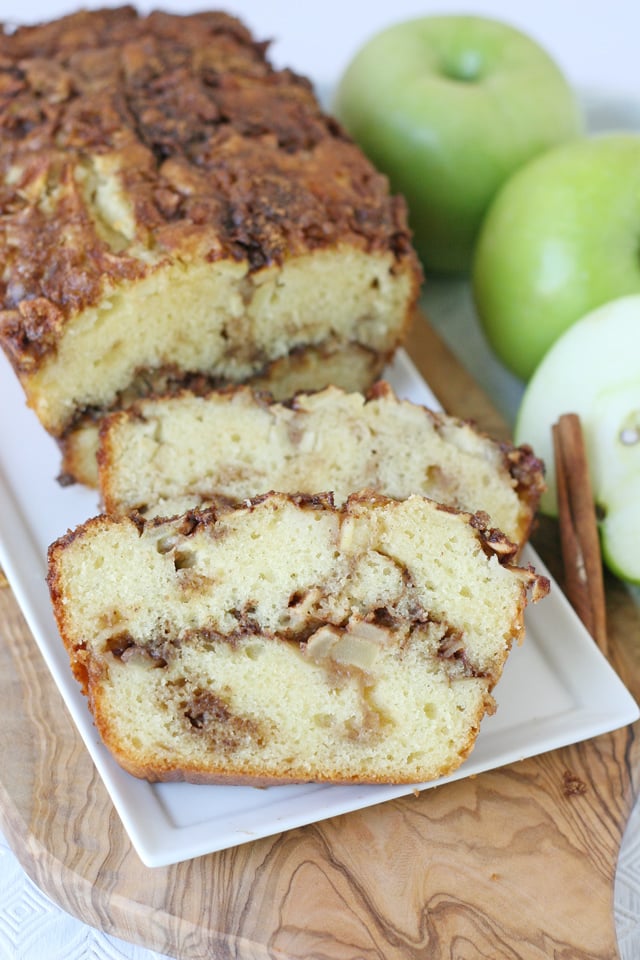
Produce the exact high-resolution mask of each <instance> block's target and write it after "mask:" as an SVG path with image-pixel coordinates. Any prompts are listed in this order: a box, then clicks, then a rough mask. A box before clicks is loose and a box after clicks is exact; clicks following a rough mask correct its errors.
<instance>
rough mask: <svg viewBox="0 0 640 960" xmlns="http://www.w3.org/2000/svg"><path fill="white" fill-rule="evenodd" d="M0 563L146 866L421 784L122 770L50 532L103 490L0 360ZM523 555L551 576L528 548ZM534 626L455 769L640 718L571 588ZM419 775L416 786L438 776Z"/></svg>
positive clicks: (417, 391)
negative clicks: (71, 634) (73, 468)
mask: <svg viewBox="0 0 640 960" xmlns="http://www.w3.org/2000/svg"><path fill="white" fill-rule="evenodd" d="M386 376H387V378H388V379H389V380H390V382H391V384H392V385H393V386H394V388H395V389H396V391H397V393H398V394H399V395H400V396H402V397H406V398H407V399H410V400H413V401H414V402H417V403H423V404H425V405H427V406H433V407H437V406H439V404H438V402H437V400H436V398H435V397H434V396H433V394H432V393H431V391H430V390H429V388H428V386H427V385H426V384H425V382H424V380H423V379H422V377H421V376H420V375H419V373H418V372H417V370H416V369H415V367H414V366H413V364H412V363H411V361H410V360H409V358H408V357H407V356H406V354H404V353H403V352H401V353H400V354H399V355H398V357H397V359H396V361H395V362H394V364H393V366H392V367H390V368H389V369H388V370H387V371H386ZM0 410H2V418H1V420H0V565H1V566H2V568H3V569H4V571H5V574H6V576H7V578H8V580H9V582H10V584H11V586H12V588H13V591H14V594H15V596H16V598H17V600H18V603H19V604H20V607H21V608H22V611H23V613H24V615H25V618H26V620H27V622H28V624H29V626H30V628H31V630H32V632H33V635H34V637H35V640H36V642H37V644H38V646H39V648H40V650H41V652H42V655H43V657H44V659H45V660H46V662H47V665H48V667H49V669H50V671H51V673H52V675H53V678H54V680H55V682H56V684H57V685H58V687H59V689H60V691H61V693H62V696H63V697H64V699H65V702H66V704H67V706H68V708H69V710H70V712H71V715H72V717H73V719H74V721H75V723H76V725H77V727H78V730H79V731H80V734H81V736H82V738H83V740H84V742H85V744H86V746H87V749H88V750H89V752H90V754H91V756H92V758H93V761H94V763H95V764H96V767H97V769H98V771H99V773H100V775H101V776H102V779H103V780H104V783H105V786H106V788H107V790H108V791H109V794H110V795H111V798H112V800H113V803H114V805H115V807H116V809H117V811H118V814H119V815H120V818H121V819H122V822H123V824H124V827H125V829H126V831H127V833H128V835H129V837H130V839H131V842H132V843H133V845H134V847H135V849H136V850H137V852H138V855H139V856H140V858H141V860H142V861H143V863H145V864H146V865H147V866H149V867H155V866H164V865H167V864H170V863H177V862H179V861H181V860H188V859H190V858H192V857H197V856H201V855H202V854H206V853H211V852H213V851H215V850H222V849H224V848H226V847H232V846H235V845H237V844H241V843H245V842H247V841H249V840H254V839H257V838H258V837H264V836H269V835H271V834H274V833H279V832H281V831H283V830H288V829H291V828H293V827H298V826H303V825H304V824H307V823H313V822H315V821H318V820H322V819H325V818H326V817H332V816H335V815H337V814H342V813H348V812H349V811H352V810H357V809H360V808H363V807H366V806H370V805H372V804H376V803H381V802H382V801H385V800H390V799H392V798H394V797H400V796H403V795H406V794H409V793H411V792H412V791H413V789H414V788H413V787H412V786H366V787H357V786H349V787H343V786H331V785H315V784H308V785H302V786H282V787H270V788H269V789H268V790H256V789H253V788H251V787H231V786H229V787H225V786H215V787H214V786H211V787H210V786H194V785H192V784H187V783H178V784H149V783H146V782H144V781H141V780H136V779H135V778H134V777H132V776H130V775H129V774H127V773H125V772H124V771H123V770H121V769H120V767H118V766H117V764H116V763H115V762H114V761H113V759H112V758H111V756H110V755H109V754H108V752H107V751H106V749H105V748H104V746H103V745H102V743H101V742H100V741H99V739H98V736H97V733H96V730H95V727H94V725H93V722H92V718H91V715H90V713H89V711H88V708H87V704H86V701H85V699H84V697H83V696H82V695H81V693H80V690H79V687H78V685H77V683H76V681H75V680H74V679H73V676H72V674H71V671H70V669H69V662H68V658H67V654H66V652H65V650H64V648H63V646H62V642H61V641H60V638H59V636H58V632H57V628H56V625H55V622H54V619H53V614H52V612H51V607H50V603H49V594H48V590H47V586H46V582H45V577H46V551H47V547H48V545H49V543H51V542H52V541H53V540H55V539H56V538H57V537H58V536H60V535H61V534H63V533H64V532H65V531H66V530H67V529H68V528H70V527H74V526H76V525H77V524H78V523H81V522H83V521H84V520H86V519H87V518H88V517H90V516H92V515H93V514H95V513H97V512H98V499H97V495H96V493H95V492H91V491H88V490H86V489H83V488H81V487H79V486H76V487H66V488H63V487H61V486H60V485H59V484H58V483H57V482H56V479H55V478H56V475H57V473H58V471H59V454H58V450H57V447H56V445H55V443H54V442H53V440H52V439H51V438H50V437H49V436H48V435H47V434H45V433H44V431H43V429H42V427H41V426H40V425H39V423H38V422H37V420H36V418H35V416H34V415H33V414H32V413H31V412H30V411H29V410H28V409H27V408H26V406H25V403H24V397H23V394H22V390H21V388H20V386H19V384H18V382H17V380H16V378H15V377H14V375H13V372H12V370H11V369H10V367H9V365H8V363H7V361H6V360H5V359H4V357H0ZM524 562H531V563H533V564H534V565H535V567H536V569H537V570H538V571H539V572H541V573H546V572H547V571H545V569H544V566H543V564H542V562H541V561H540V559H539V558H538V557H537V555H535V553H534V552H533V551H532V550H531V549H528V550H527V554H526V556H525V557H524ZM526 622H527V637H526V640H525V642H524V644H523V645H522V646H521V647H517V648H515V649H514V650H513V652H512V653H511V655H510V657H509V660H508V663H507V667H506V670H505V672H504V675H503V677H502V679H501V680H500V683H499V684H498V687H497V689H496V691H495V694H496V699H497V701H498V711H497V713H496V715H495V716H492V717H486V718H485V720H484V722H483V726H482V730H481V732H480V735H479V737H478V739H477V742H476V746H475V749H474V751H473V753H472V754H471V756H470V757H469V758H468V759H467V760H466V762H465V763H464V764H463V765H462V767H461V768H460V769H459V770H458V771H456V773H455V774H453V776H451V777H449V778H445V779H448V780H456V779H459V778H461V777H466V776H470V775H471V774H477V773H481V772H482V771H485V770H490V769H493V768H495V767H500V766H503V765H504V764H507V763H511V762H513V761H516V760H521V759H524V758H526V757H530V756H534V755H535V754H538V753H543V752H545V751H547V750H552V749H555V748H557V747H562V746H567V745H568V744H571V743H576V742H577V741H579V740H586V739H588V738H589V737H593V736H596V735H598V734H602V733H606V732H608V731H611V730H615V729H617V728H618V727H622V726H625V725H626V724H628V723H632V722H633V721H634V720H636V719H637V718H638V716H639V715H640V713H639V710H638V707H637V705H636V703H635V701H634V700H633V699H632V697H631V695H630V694H629V692H628V691H627V690H626V688H625V687H624V686H623V684H622V683H621V681H620V679H619V678H618V676H617V675H616V674H615V673H614V671H613V670H612V668H611V667H610V665H609V664H608V662H607V661H606V659H605V658H604V657H603V656H602V655H601V654H600V652H599V651H598V649H597V647H596V645H595V643H594V642H593V640H592V639H591V637H590V636H589V634H588V633H587V632H586V630H585V629H584V627H583V626H582V624H581V623H580V621H579V620H578V618H577V617H576V615H575V614H574V612H573V610H572V608H571V607H570V606H569V604H568V602H567V601H566V599H565V597H564V596H563V594H562V592H561V591H560V589H559V587H558V586H557V585H556V584H552V590H551V594H550V595H549V597H547V598H546V599H545V600H544V601H542V602H541V603H539V604H537V605H536V606H534V607H530V608H528V610H527V615H526ZM443 782H445V781H444V780H438V781H435V782H434V783H431V784H420V785H419V788H420V789H426V788H427V787H430V786H435V785H436V783H438V784H440V783H443Z"/></svg>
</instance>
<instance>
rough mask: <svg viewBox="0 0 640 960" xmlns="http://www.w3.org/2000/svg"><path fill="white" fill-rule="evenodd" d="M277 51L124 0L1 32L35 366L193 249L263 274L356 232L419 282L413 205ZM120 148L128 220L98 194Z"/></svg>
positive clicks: (4, 317) (7, 332)
mask: <svg viewBox="0 0 640 960" xmlns="http://www.w3.org/2000/svg"><path fill="white" fill-rule="evenodd" d="M265 53H266V44H264V43H256V42H254V41H253V40H252V39H251V36H250V34H249V33H248V31H247V30H246V29H245V28H244V27H243V26H242V25H241V24H240V23H239V22H238V21H237V20H235V19H233V18H231V17H229V16H226V15H225V14H221V13H201V14H195V15H193V16H188V17H176V16H172V15H169V14H165V13H160V12H156V13H153V14H151V15H149V16H148V17H142V16H138V15H137V14H136V12H135V11H134V10H133V8H131V7H123V8H120V9H117V10H101V11H93V12H86V11H85V12H80V13H77V14H74V15H71V16H68V17H65V18H62V19H61V20H58V21H54V22H52V23H49V24H44V25H41V26H36V27H28V28H20V29H19V30H17V31H16V32H14V33H13V34H11V35H0V211H1V213H2V217H3V223H4V225H5V229H4V231H3V233H2V235H1V236H0V255H1V257H2V261H3V268H4V269H3V277H2V283H1V284H0V304H1V306H2V310H1V311H0V340H1V341H2V343H3V345H4V347H5V349H6V351H7V353H8V354H9V356H10V358H11V360H12V362H13V363H14V365H15V366H16V369H17V370H19V371H20V372H25V373H28V372H32V371H33V370H34V369H37V368H38V366H39V365H40V364H41V363H42V361H43V359H44V358H46V357H47V356H48V355H49V354H50V353H51V352H52V351H55V348H56V343H57V342H58V340H59V339H60V336H61V331H62V330H63V328H64V326H65V324H66V323H67V322H68V321H69V319H70V318H71V317H72V316H74V315H75V314H77V313H78V312H79V311H81V310H82V309H84V308H86V307H87V306H89V305H92V304H95V303H97V302H98V301H99V300H100V299H101V297H102V296H103V295H104V293H105V291H106V290H107V289H108V287H109V286H110V285H116V284H118V283H119V282H122V281H129V280H135V279H140V278H142V277H144V276H145V275H146V274H147V273H149V272H151V271H153V270H155V269H158V268H159V267H160V266H161V265H162V263H163V261H166V260H167V259H171V258H175V257H183V258H186V259H189V258H190V257H192V256H194V255H196V254H197V255H198V256H199V257H204V258H205V259H208V260H210V261H216V260H220V259H223V258H224V259H232V260H240V261H244V262H247V263H248V264H249V269H250V270H253V271H255V270H259V269H261V268H262V267H264V266H265V265H268V264H272V263H281V262H282V261H283V260H284V259H286V258H288V257H291V256H295V255H297V254H300V253H304V252H309V251H313V250H316V249H321V248H327V247H331V246H333V245H335V244H336V243H337V242H338V240H340V241H341V242H343V243H344V242H347V243H349V244H350V245H353V246H355V247H357V248H358V249H362V250H366V251H377V250H391V251H392V252H393V253H394V255H395V256H396V257H397V258H398V261H399V262H401V261H410V262H411V263H412V264H413V268H414V269H415V270H416V275H417V261H416V260H415V255H414V254H413V252H412V250H411V248H410V244H409V234H408V232H407V228H406V216H405V209H404V203H403V201H401V200H400V199H399V198H390V197H389V195H388V187H387V182H386V179H385V178H384V177H383V176H381V175H380V174H378V173H377V172H376V171H375V170H374V169H373V167H372V166H371V165H370V164H369V163H368V161H367V160H366V159H365V158H364V157H363V155H362V154H361V152H360V151H359V150H358V149H357V148H356V147H355V145H354V144H353V143H352V142H351V141H350V139H349V138H348V137H347V136H346V134H345V133H344V131H343V130H342V129H341V128H340V127H339V126H338V124H337V123H336V122H335V121H334V120H333V119H331V118H330V117H328V116H326V115H325V114H323V113H322V111H321V109H320V107H319V106H318V104H317V102H316V100H315V98H314V96H313V92H312V90H311V87H310V85H309V83H308V82H307V81H306V80H305V79H303V78H301V77H299V76H297V75H295V74H294V73H292V72H291V71H289V70H275V69H274V68H273V67H272V66H271V65H270V64H269V62H268V61H267V59H266V56H265ZM105 158H107V159H114V160H115V161H116V162H117V165H118V169H119V171H120V176H121V178H122V184H123V188H124V191H125V193H126V195H127V197H128V199H129V200H130V202H131V205H132V211H133V216H132V223H131V224H130V225H129V226H128V227H127V228H125V227H123V226H122V224H120V223H118V222H115V221H110V220H109V219H108V218H107V220H105V218H104V210H103V209H102V208H101V207H100V204H98V203H97V202H96V201H95V189H94V187H95V184H94V180H95V177H96V160H98V161H100V162H104V161H105ZM61 224H62V225H64V229H62V228H61ZM61 234H62V235H61ZM24 250H28V251H29V256H28V257H24V256H23V255H22V253H21V251H24Z"/></svg>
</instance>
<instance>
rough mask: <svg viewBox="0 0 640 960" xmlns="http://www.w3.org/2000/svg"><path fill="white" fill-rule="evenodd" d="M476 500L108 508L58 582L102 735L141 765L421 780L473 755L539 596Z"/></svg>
mask: <svg viewBox="0 0 640 960" xmlns="http://www.w3.org/2000/svg"><path fill="white" fill-rule="evenodd" d="M513 549H514V548H513V545H512V544H510V543H509V542H508V541H506V540H505V538H504V537H503V536H502V535H500V534H498V533H496V531H494V530H491V529H489V528H487V526H486V522H485V520H484V519H483V518H482V517H477V516H474V515H471V514H466V513H460V512H457V511H454V510H452V509H449V508H445V507H443V506H441V505H439V504H437V503H435V502H434V501H431V500H428V499H425V498H422V497H417V496H412V497H410V498H409V499H407V500H404V501H397V500H391V499H388V498H385V497H381V496H378V495H376V494H374V493H372V492H369V493H365V492H363V493H361V494H359V495H357V496H354V497H351V498H349V499H348V500H347V502H346V504H344V505H343V506H341V507H335V506H334V505H333V504H332V502H331V499H330V498H329V497H303V496H298V497H295V496H291V495H285V494H269V495H267V496H265V497H261V498H256V499H255V500H253V501H248V502H247V503H245V504H244V505H242V506H239V507H235V508H226V509H219V510H215V509H209V510H204V511H195V512H191V513H187V514H185V515H183V516H182V517H180V518H174V519H171V520H148V521H144V520H141V519H140V518H137V519H134V518H130V517H124V518H113V517H107V516H104V515H103V516H100V517H97V518H93V519H91V520H89V521H88V522H86V523H85V524H84V525H82V526H81V527H79V528H77V529H76V530H75V531H72V532H69V533H68V534H67V535H66V536H65V537H63V538H61V539H60V540H58V541H57V542H56V543H54V544H53V545H52V546H51V548H50V551H49V586H50V591H51V597H52V602H53V606H54V610H55V614H56V617H57V621H58V625H59V629H60V632H61V636H62V638H63V640H64V643H65V645H66V648H67V650H68V653H69V656H70V660H71V664H72V667H73V670H74V673H75V675H76V677H77V679H78V680H79V682H80V683H81V685H82V687H83V690H84V692H85V693H86V694H87V696H88V702H89V705H90V709H91V711H92V713H93V717H94V719H95V723H96V726H97V729H98V731H99V732H100V734H101V736H102V738H103V740H104V743H105V744H106V745H107V747H108V748H109V750H110V751H111V752H112V753H113V755H114V757H115V758H116V759H117V761H118V762H119V763H120V764H121V765H122V766H123V767H124V768H125V769H126V770H128V771H130V772H131V773H132V774H134V775H135V776H138V777H143V778H146V779H149V780H152V781H153V780H180V779H185V780H189V781H192V782H202V783H211V782H222V783H254V784H269V783H281V782H286V781H291V782H293V781H331V782H344V783H351V782H371V783H380V782H405V783H409V782H423V781H428V780H432V779H433V778H436V777H439V776H441V775H443V774H447V773H450V772H451V771H453V770H454V769H456V768H457V767H458V766H459V764H460V763H461V762H462V761H463V760H464V759H465V757H467V756H468V754H469V752H470V751H471V749H472V748H473V745H474V742H475V739H476V736H477V734H478V730H479V726H480V722H481V720H482V718H483V716H484V714H485V713H487V712H491V711H492V710H493V708H494V700H493V697H492V690H493V688H494V686H495V684H496V682H497V681H498V679H499V677H500V675H501V673H502V670H503V665H504V663H505V660H506V658H507V656H508V653H509V650H510V648H511V645H512V643H513V641H514V640H519V639H521V638H522V636H523V629H524V627H523V613H524V609H525V605H526V603H527V602H528V600H536V599H539V598H540V597H542V596H544V594H545V593H546V591H547V589H548V581H547V580H546V579H545V578H544V577H540V576H538V575H536V574H535V573H534V572H533V570H531V569H522V568H518V567H514V566H513V565H511V563H510V559H511V557H512V553H513Z"/></svg>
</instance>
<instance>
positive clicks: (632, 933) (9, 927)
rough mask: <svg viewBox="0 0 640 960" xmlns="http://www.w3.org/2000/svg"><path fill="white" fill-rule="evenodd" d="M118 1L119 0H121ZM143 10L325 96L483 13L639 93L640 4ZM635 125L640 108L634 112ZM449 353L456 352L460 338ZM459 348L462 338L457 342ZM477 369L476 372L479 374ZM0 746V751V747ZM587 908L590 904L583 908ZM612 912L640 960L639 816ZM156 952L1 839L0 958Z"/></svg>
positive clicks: (463, 1) (623, 943)
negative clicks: (396, 50) (442, 29)
mask: <svg viewBox="0 0 640 960" xmlns="http://www.w3.org/2000/svg"><path fill="white" fill-rule="evenodd" d="M122 2H124V0H122ZM81 5H82V6H87V7H92V6H106V5H118V4H117V3H111V4H108V0H103V2H102V3H96V2H92V0H84V2H82V3H80V0H78V3H77V4H74V3H72V2H69V0H21V2H20V3H19V4H17V3H16V2H15V0H11V3H9V2H7V0H0V19H1V20H3V21H7V22H12V21H14V20H15V19H16V18H18V17H19V19H20V21H21V22H35V21H38V20H44V19H49V18H51V17H54V16H57V15H60V14H63V13H67V12H70V11H71V10H73V9H74V8H75V7H76V6H81ZM139 6H140V8H141V9H143V10H148V9H151V8H154V7H155V8H157V7H164V8H166V9H170V10H173V11H174V12H177V13H187V12H190V11H192V10H196V9H206V8H211V7H215V6H219V7H221V8H224V9H225V10H227V11H228V12H229V13H235V14H237V15H238V16H240V17H241V18H242V19H244V21H245V22H246V23H247V25H248V26H249V27H250V28H251V29H252V30H253V32H254V34H255V35H256V37H258V38H260V39H267V38H271V39H272V40H273V43H272V46H271V52H270V56H271V58H272V59H273V61H274V62H275V63H276V65H278V66H290V67H292V68H293V69H295V70H297V71H298V72H300V73H304V74H306V75H307V76H310V77H311V78H312V80H313V81H314V82H315V84H316V87H317V89H318V91H319V93H320V94H321V95H322V96H323V97H326V96H327V94H328V93H329V92H330V91H331V89H332V87H333V86H334V84H335V82H336V80H337V79H338V77H339V76H340V75H341V73H342V71H343V70H344V68H345V67H346V65H347V63H348V62H349V60H350V59H351V57H352V56H353V55H354V53H355V52H356V50H357V49H358V48H359V46H361V45H362V43H364V42H365V41H366V40H367V39H368V38H369V37H370V36H371V35H372V34H373V33H375V32H377V31H378V30H380V29H381V28H383V27H384V26H386V25H388V24H389V23H392V22H396V21H399V20H403V19H407V18H409V17H414V16H422V15H425V14H428V13H479V14H482V15H486V16H494V17H497V18H498V19H503V20H507V21H509V22H511V23H512V24H514V25H515V26H518V27H520V28H521V29H523V30H524V31H526V32H527V33H529V34H530V35H531V36H532V37H534V38H535V39H537V40H538V41H539V42H540V43H541V44H542V45H543V46H545V47H546V49H547V50H548V51H549V53H551V54H552V55H553V56H554V57H555V59H556V60H557V62H558V63H559V64H560V66H561V67H562V68H563V70H564V72H565V74H566V75H567V77H568V78H569V80H570V81H571V82H572V83H573V84H574V85H575V86H576V88H577V89H579V90H580V91H581V92H582V93H585V94H588V95H591V94H593V93H596V94H599V93H601V92H604V93H606V94H613V95H617V96H618V97H622V98H627V99H628V100H629V101H631V102H632V101H633V98H634V97H635V96H637V98H638V102H639V104H640V89H638V77H639V74H638V49H639V45H640V3H638V0H524V2H523V0H521V2H519V3H514V2H513V0H438V2H432V3H427V2H426V0H423V2H419V0H418V2H416V0H361V2H360V0H352V2H349V0H322V2H321V3H317V2H314V3H305V2H304V0H220V2H219V3H216V0H206V2H198V0H189V2H180V0H174V2H173V3H167V2H163V0H156V2H152V3H148V2H144V0H141V2H140V3H139ZM638 120H639V124H638V125H639V128H640V106H639V107H638ZM452 339H453V341H454V342H453V346H454V347H456V346H457V343H456V338H455V336H454V337H453V338H452ZM457 342H458V343H460V342H461V341H457ZM485 360H486V358H484V357H483V355H482V354H481V353H478V352H475V353H472V354H471V355H470V356H469V357H468V363H469V365H470V366H471V369H472V370H473V369H474V363H475V365H476V370H475V371H474V372H476V373H477V375H478V377H479V379H480V380H481V382H482V385H483V386H484V388H485V389H486V390H488V392H489V393H490V394H491V395H492V397H493V399H494V401H495V402H496V404H497V406H498V407H499V408H500V409H501V410H502V411H503V412H506V413H507V414H508V413H509V412H510V406H512V403H513V394H512V392H511V393H510V394H509V395H508V396H507V395H505V391H508V390H509V389H510V388H511V389H512V384H511V383H510V381H509V379H508V378H503V377H500V376H495V377H492V376H487V366H486V363H485ZM481 367H482V369H481ZM0 748H1V746H0ZM585 906H586V905H585ZM615 909H616V923H617V929H618V936H619V941H620V952H621V956H622V958H623V960H637V958H638V957H640V809H636V811H634V814H633V816H632V820H631V822H630V824H629V827H628V830H627V836H626V838H625V843H624V845H623V853H622V857H621V861H620V865H619V869H618V875H617V881H616V891H615ZM159 957H160V955H159V954H157V953H155V952H153V951H149V950H146V949H144V948H142V947H138V946H133V945H131V944H127V943H124V942H123V941H121V940H118V939H115V938H113V937H108V936H106V935H105V934H102V933H100V932H99V931H96V930H94V929H92V928H91V927H88V926H86V925H85V924H83V923H82V922H80V921H78V920H76V919H74V918H72V917H69V916H68V915H67V914H65V913H64V912H63V911H61V910H59V909H58V908H57V907H56V906H55V905H53V904H52V903H51V902H50V901H49V900H48V899H47V898H46V897H45V896H44V895H43V894H42V893H41V892H40V891H39V890H38V889H37V888H36V887H35V886H34V885H33V884H32V883H31V881H30V880H29V879H28V878H27V877H26V876H25V875H24V873H23V871H22V869H21V868H20V866H19V864H18V862H17V860H16V859H15V857H14V856H13V854H12V852H11V850H10V848H9V845H8V844H7V842H6V841H5V840H4V839H3V838H2V837H0V960H157V958H159Z"/></svg>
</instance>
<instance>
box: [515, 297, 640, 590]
mask: <svg viewBox="0 0 640 960" xmlns="http://www.w3.org/2000/svg"><path fill="white" fill-rule="evenodd" d="M563 413H577V414H578V416H579V417H580V420H581V423H582V429H583V434H584V439H585V446H586V450H587V459H588V461H589V472H590V476H591V482H592V486H593V495H594V499H595V502H596V506H597V510H598V514H599V516H601V518H602V519H601V523H600V533H601V541H602V552H603V558H604V560H605V563H606V564H607V566H608V567H609V568H610V569H611V570H612V571H613V572H614V573H616V574H617V575H618V576H620V577H622V578H623V579H625V580H629V581H632V582H635V583H639V582H640V295H638V294H636V295H634V296H628V297H620V298H618V299H616V300H613V301H611V302H609V303H607V304H605V305H604V306H602V307H599V308H598V309H597V310H594V311H592V312H590V313H588V314H587V315H586V316H585V317H583V318H582V319H580V320H578V321H577V322H576V323H574V324H573V325H572V326H571V327H570V328H569V329H568V330H567V331H566V332H565V333H563V334H562V336H561V337H560V338H559V339H558V340H556V342H555V343H554V344H553V346H552V347H551V348H550V350H549V351H548V353H547V354H546V355H545V357H544V359H543V360H542V362H541V363H540V365H539V366H538V368H537V370H536V372H535V373H534V375H533V377H532V378H531V380H530V381H529V383H528V385H527V388H526V390H525V392H524V396H523V398H522V403H521V405H520V410H519V412H518V416H517V420H516V425H515V431H514V436H515V440H516V442H517V443H519V444H520V443H529V444H531V446H532V447H533V449H534V450H535V452H536V454H537V455H538V456H539V457H542V459H543V460H544V461H545V463H546V466H547V483H548V490H547V491H546V493H545V494H544V495H543V497H542V501H541V509H542V511H543V512H545V513H549V514H551V515H553V514H555V513H556V512H557V501H556V488H555V469H554V462H553V440H552V434H551V426H552V424H554V423H555V422H556V421H557V420H558V418H559V417H560V416H561V415H562V414H563Z"/></svg>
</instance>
